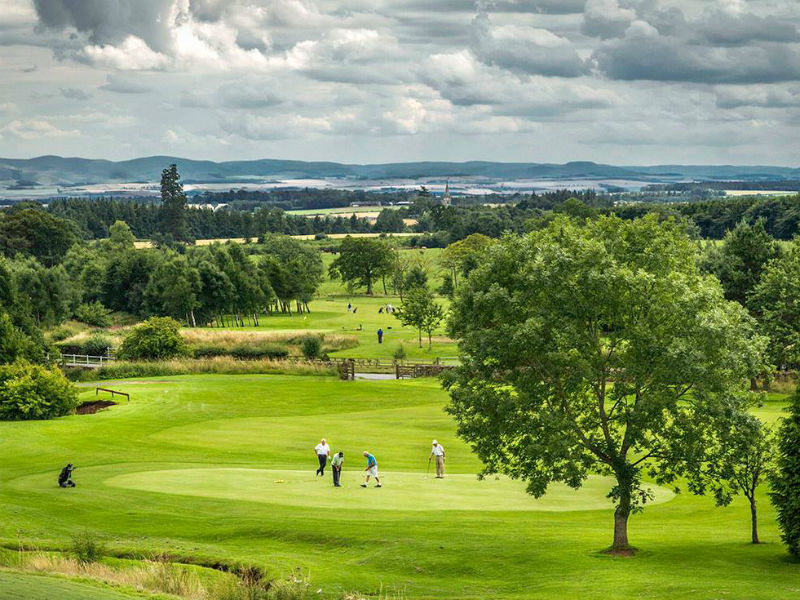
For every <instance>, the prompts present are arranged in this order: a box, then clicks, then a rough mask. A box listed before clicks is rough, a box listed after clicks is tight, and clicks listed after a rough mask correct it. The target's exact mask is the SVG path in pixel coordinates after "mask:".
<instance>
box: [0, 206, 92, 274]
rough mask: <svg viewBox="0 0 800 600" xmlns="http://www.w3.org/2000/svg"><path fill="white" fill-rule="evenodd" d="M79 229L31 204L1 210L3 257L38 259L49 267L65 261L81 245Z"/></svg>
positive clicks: (73, 224)
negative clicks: (77, 243)
mask: <svg viewBox="0 0 800 600" xmlns="http://www.w3.org/2000/svg"><path fill="white" fill-rule="evenodd" d="M78 233H79V232H78V226H77V225H76V224H75V222H74V221H71V220H69V219H61V218H59V217H55V216H53V215H51V214H49V213H47V212H46V211H45V210H44V209H43V208H41V207H40V206H37V205H30V204H28V203H25V204H22V205H20V206H18V207H14V208H10V209H6V210H0V253H2V254H5V255H7V256H14V255H16V254H25V255H28V256H34V257H36V258H37V259H38V260H39V261H40V262H41V263H42V264H44V265H45V266H47V267H50V266H53V265H55V264H57V263H59V262H61V260H62V259H63V258H64V255H65V254H66V253H67V250H69V248H70V247H71V246H72V245H73V244H74V243H75V242H77V241H78V239H79V236H78Z"/></svg>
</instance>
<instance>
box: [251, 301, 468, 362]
mask: <svg viewBox="0 0 800 600" xmlns="http://www.w3.org/2000/svg"><path fill="white" fill-rule="evenodd" d="M439 302H440V303H442V304H444V305H445V306H446V305H448V304H449V302H448V301H447V300H446V299H440V300H439ZM348 303H350V304H351V305H352V307H353V308H355V309H357V310H356V312H355V313H353V311H352V310H351V311H349V312H348V310H347V304H348ZM386 304H392V305H393V306H400V304H401V302H400V298H399V297H397V296H380V297H369V296H350V297H340V298H335V299H326V300H314V301H312V302H311V303H310V304H309V305H310V307H311V312H310V313H306V314H302V315H298V314H296V313H293V314H291V315H286V314H275V315H265V316H263V317H261V318H260V321H259V323H260V326H259V327H255V328H253V327H244V328H239V329H237V331H256V330H257V331H279V332H290V331H297V332H303V331H307V332H312V333H313V332H328V333H338V334H343V335H352V336H356V337H357V338H358V342H359V344H358V346H356V347H354V348H349V349H347V350H339V351H337V352H332V353H331V355H332V356H339V357H358V358H391V357H392V355H393V354H394V352H395V350H397V349H398V348H399V347H400V346H401V345H402V346H403V348H404V349H405V351H406V354H407V355H408V357H409V358H435V357H437V356H438V357H455V356H457V355H458V351H457V348H456V344H455V342H453V341H452V340H449V339H448V338H446V337H444V336H445V331H444V323H443V324H442V327H440V328H439V329H438V330H437V332H436V335H435V337H434V342H433V348H432V349H431V350H428V340H427V337H426V336H425V334H423V338H422V345H423V347H422V348H420V347H419V338H418V334H417V330H416V329H414V328H413V327H403V325H402V323H401V322H400V320H399V319H397V318H396V317H394V316H393V315H391V314H388V315H387V314H386V312H383V313H379V312H378V310H379V309H380V307H382V306H383V307H385V306H386ZM379 328H380V329H383V332H384V337H383V343H381V344H379V343H378V334H377V332H378V329H379Z"/></svg>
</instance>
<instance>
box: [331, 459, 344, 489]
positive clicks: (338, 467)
mask: <svg viewBox="0 0 800 600" xmlns="http://www.w3.org/2000/svg"><path fill="white" fill-rule="evenodd" d="M342 464H344V452H337V453H336V454H334V455H333V458H332V459H331V471H332V472H333V486H334V487H342V486H341V484H340V483H339V479H340V478H341V476H342Z"/></svg>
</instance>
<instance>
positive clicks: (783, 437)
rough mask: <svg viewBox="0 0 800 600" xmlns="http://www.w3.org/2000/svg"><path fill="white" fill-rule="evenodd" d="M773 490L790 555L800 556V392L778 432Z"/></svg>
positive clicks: (771, 485)
mask: <svg viewBox="0 0 800 600" xmlns="http://www.w3.org/2000/svg"><path fill="white" fill-rule="evenodd" d="M770 487H771V490H770V494H769V496H770V500H772V504H773V505H774V506H775V511H776V512H777V513H778V527H780V530H781V539H782V540H783V543H784V544H786V546H787V547H788V548H789V553H790V554H792V555H793V556H800V389H798V390H796V391H795V393H794V395H793V396H792V399H791V404H790V405H789V415H788V416H787V417H786V418H785V419H783V421H782V422H781V426H780V428H779V429H778V457H777V460H776V468H775V471H774V472H773V474H772V476H771V477H770Z"/></svg>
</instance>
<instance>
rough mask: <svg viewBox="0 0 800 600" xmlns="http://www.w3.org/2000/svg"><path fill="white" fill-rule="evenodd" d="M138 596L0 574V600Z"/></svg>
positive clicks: (41, 577) (120, 599)
mask: <svg viewBox="0 0 800 600" xmlns="http://www.w3.org/2000/svg"><path fill="white" fill-rule="evenodd" d="M142 597H143V596H142V595H141V594H138V593H133V592H132V593H131V594H130V595H128V594H125V593H123V592H121V591H118V590H114V589H110V588H107V587H105V586H100V585H96V584H93V583H91V582H78V581H68V580H64V579H61V578H58V577H50V576H46V575H28V574H23V573H5V572H2V571H0V600H56V599H58V600H87V599H91V600H130V599H131V598H142Z"/></svg>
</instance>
